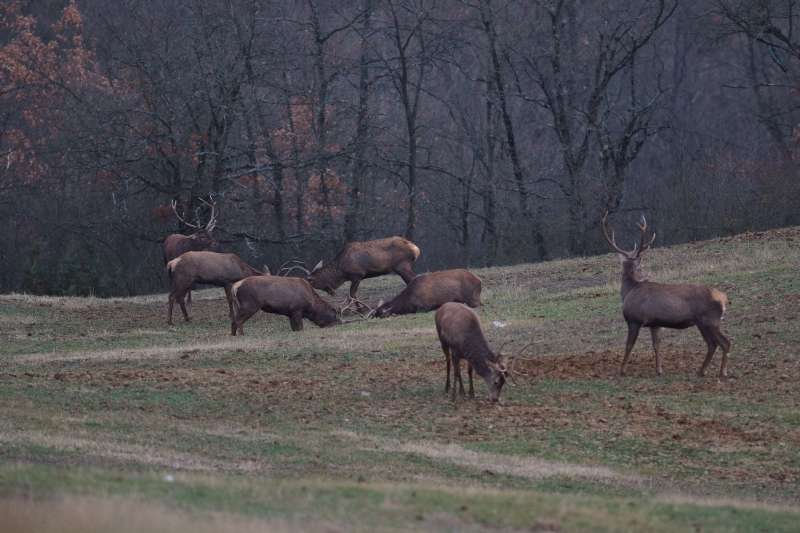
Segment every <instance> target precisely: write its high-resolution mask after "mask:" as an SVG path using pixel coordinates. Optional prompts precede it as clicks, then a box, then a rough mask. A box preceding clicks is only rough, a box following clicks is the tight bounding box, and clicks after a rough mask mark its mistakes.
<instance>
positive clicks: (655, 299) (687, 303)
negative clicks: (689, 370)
mask: <svg viewBox="0 0 800 533" xmlns="http://www.w3.org/2000/svg"><path fill="white" fill-rule="evenodd" d="M638 226H639V232H640V239H639V242H638V243H636V244H635V245H634V247H633V250H630V251H628V250H623V249H622V248H620V247H619V246H618V245H617V243H616V240H615V239H614V231H613V230H611V229H609V227H608V213H606V214H605V216H604V217H603V222H602V228H603V235H604V236H605V238H606V241H608V244H609V245H610V246H611V247H612V248H613V249H614V250H615V251H616V252H617V253H618V254H619V257H620V260H621V261H622V288H621V295H622V314H623V316H624V317H625V321H626V322H627V323H628V338H627V341H626V342H625V356H624V357H623V359H622V365H621V366H620V370H619V373H620V375H623V376H624V375H625V365H626V364H627V363H628V358H629V357H630V354H631V350H632V349H633V345H634V344H635V343H636V338H637V337H638V336H639V329H640V328H641V327H642V326H644V327H648V328H650V334H651V337H652V340H653V351H654V352H655V358H656V372H657V373H658V375H659V376H660V375H662V374H663V372H664V370H663V368H662V366H661V354H660V353H659V348H660V346H659V344H660V342H659V332H660V329H661V328H672V329H686V328H688V327H691V326H696V327H697V329H699V330H700V333H701V334H702V335H703V339H705V341H706V344H707V345H708V353H707V354H706V358H705V360H704V361H703V365H702V366H701V367H700V370H699V372H698V374H699V375H700V376H705V373H706V370H707V369H708V365H709V364H710V363H711V360H712V358H713V357H714V352H716V350H717V347H719V348H721V349H722V362H721V363H720V367H719V377H720V379H722V378H724V377H726V376H727V364H728V354H729V353H730V350H731V342H730V340H728V338H727V337H726V336H725V335H723V334H722V332H721V331H720V322H721V321H722V319H723V317H724V315H725V310H726V307H727V305H728V297H727V296H726V295H725V293H724V292H722V291H719V290H717V289H713V288H711V287H706V286H705V285H677V284H664V283H655V282H652V281H648V280H647V279H645V278H644V276H643V275H642V271H641V256H642V253H643V252H645V251H647V250H648V249H649V248H650V246H651V245H652V244H653V241H654V240H655V238H656V235H655V233H653V235H652V236H651V237H649V238H648V236H647V219H645V217H644V215H642V218H641V221H640V222H639V223H638Z"/></svg>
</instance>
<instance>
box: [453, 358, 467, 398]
mask: <svg viewBox="0 0 800 533" xmlns="http://www.w3.org/2000/svg"><path fill="white" fill-rule="evenodd" d="M456 383H458V384H459V385H460V387H461V396H464V383H463V382H462V381H461V359H460V358H459V357H458V356H457V355H456V356H455V357H454V358H453V389H452V390H451V391H450V393H451V398H452V400H453V401H456Z"/></svg>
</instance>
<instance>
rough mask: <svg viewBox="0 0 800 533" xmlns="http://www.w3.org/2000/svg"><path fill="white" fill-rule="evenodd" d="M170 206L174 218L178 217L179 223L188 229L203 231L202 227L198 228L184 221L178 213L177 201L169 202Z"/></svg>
mask: <svg viewBox="0 0 800 533" xmlns="http://www.w3.org/2000/svg"><path fill="white" fill-rule="evenodd" d="M170 205H171V206H172V212H173V213H175V216H176V217H178V220H180V221H181V222H183V223H184V224H186V225H187V226H189V227H190V228H194V229H203V228H202V227H200V226H198V225H196V224H192V223H191V222H187V221H186V220H184V218H183V217H182V216H181V215H180V214H179V213H178V201H177V200H172V202H170Z"/></svg>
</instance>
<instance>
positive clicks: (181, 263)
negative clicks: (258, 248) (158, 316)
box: [167, 252, 263, 325]
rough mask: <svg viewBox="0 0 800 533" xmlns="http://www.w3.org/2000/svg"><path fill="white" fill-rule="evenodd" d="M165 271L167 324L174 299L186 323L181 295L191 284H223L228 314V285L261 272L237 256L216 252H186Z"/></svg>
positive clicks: (229, 295)
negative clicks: (168, 285)
mask: <svg viewBox="0 0 800 533" xmlns="http://www.w3.org/2000/svg"><path fill="white" fill-rule="evenodd" d="M167 273H168V274H169V279H170V281H171V284H172V290H171V291H170V293H169V308H168V311H167V324H169V325H172V307H173V305H174V304H175V300H178V305H180V306H181V312H182V313H183V318H184V320H186V322H189V320H190V318H189V313H187V312H186V306H185V305H184V302H183V297H184V295H185V294H186V293H187V292H188V291H189V290H190V289H191V288H192V285H194V284H195V283H205V284H208V285H215V286H217V287H224V288H225V297H226V298H227V300H228V310H229V316H233V303H232V302H231V285H233V284H234V283H236V282H237V281H239V280H240V279H242V278H246V277H248V276H261V275H263V273H262V272H260V271H258V270H256V269H255V268H253V267H251V266H250V265H248V264H247V263H245V262H244V261H242V259H241V258H240V257H239V256H238V255H236V254H220V253H217V252H186V253H185V254H183V255H181V256H179V257H176V258H175V259H173V260H172V261H170V262H169V263H167Z"/></svg>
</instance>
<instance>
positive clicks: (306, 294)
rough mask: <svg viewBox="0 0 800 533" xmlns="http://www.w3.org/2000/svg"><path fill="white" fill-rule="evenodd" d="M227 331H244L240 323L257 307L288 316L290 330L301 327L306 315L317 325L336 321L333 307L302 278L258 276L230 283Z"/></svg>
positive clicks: (326, 324) (320, 325) (325, 325)
mask: <svg viewBox="0 0 800 533" xmlns="http://www.w3.org/2000/svg"><path fill="white" fill-rule="evenodd" d="M231 293H232V296H233V316H232V317H231V335H236V333H237V332H238V333H239V334H240V335H243V334H244V330H243V329H242V325H243V324H244V323H245V322H246V321H247V320H248V319H249V318H250V317H252V316H253V315H254V314H256V313H257V312H258V310H259V309H260V310H262V311H264V312H266V313H276V314H279V315H284V316H288V317H289V323H290V324H291V327H292V331H300V330H302V329H303V319H304V318H307V319H309V320H311V321H312V322H313V323H314V324H316V325H318V326H319V327H321V328H324V327H328V326H333V325H335V324H340V323H341V321H340V320H339V314H338V313H337V311H336V309H334V308H333V306H331V305H330V304H328V303H327V302H326V301H325V300H323V299H322V298H320V296H319V295H318V294H317V293H316V292H314V289H312V288H311V285H310V284H309V283H308V282H307V281H306V280H304V279H302V278H288V277H282V276H258V277H250V278H245V279H243V280H241V281H238V282H236V283H234V284H233V288H232V289H231Z"/></svg>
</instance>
